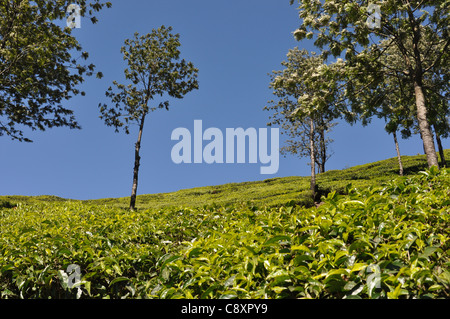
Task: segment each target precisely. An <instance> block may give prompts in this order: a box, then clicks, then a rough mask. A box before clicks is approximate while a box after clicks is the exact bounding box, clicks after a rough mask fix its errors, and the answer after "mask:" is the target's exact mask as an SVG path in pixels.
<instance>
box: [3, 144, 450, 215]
mask: <svg viewBox="0 0 450 319" xmlns="http://www.w3.org/2000/svg"><path fill="white" fill-rule="evenodd" d="M445 154H446V155H445V156H446V158H447V159H450V149H448V150H445ZM402 161H403V166H404V173H405V175H414V174H417V173H418V172H419V171H421V170H424V169H425V168H426V167H427V161H426V157H425V155H417V156H402ZM395 177H398V160H397V158H396V157H395V158H390V159H387V160H382V161H378V162H374V163H368V164H364V165H359V166H354V167H351V168H347V169H343V170H332V171H327V172H325V173H323V174H318V177H317V178H318V180H317V184H318V196H317V198H316V201H320V197H321V196H322V195H326V194H328V193H329V192H331V191H336V192H337V193H339V194H345V193H346V186H347V185H349V184H351V185H352V186H353V187H358V188H363V187H368V186H376V185H380V184H381V183H382V182H385V181H387V180H390V179H392V178H395ZM309 182H310V179H309V177H308V176H304V177H295V176H294V177H282V178H271V179H266V180H262V181H255V182H243V183H230V184H224V185H217V186H206V187H197V188H191V189H183V190H179V191H177V192H173V193H160V194H149V195H139V196H138V198H137V209H148V208H163V207H174V206H188V207H202V206H205V205H214V204H216V205H232V204H238V203H244V204H247V203H253V204H255V205H258V206H259V205H266V206H280V205H294V204H296V205H300V206H306V207H310V206H312V205H313V204H314V202H313V201H312V200H311V198H310V192H309ZM2 200H3V201H6V202H10V203H11V204H12V205H15V203H17V202H34V201H64V200H66V199H63V198H60V197H56V196H35V197H27V196H0V201H2ZM84 202H86V203H90V204H98V205H107V206H112V207H118V208H127V207H128V206H129V197H123V198H105V199H97V200H88V201H84Z"/></svg>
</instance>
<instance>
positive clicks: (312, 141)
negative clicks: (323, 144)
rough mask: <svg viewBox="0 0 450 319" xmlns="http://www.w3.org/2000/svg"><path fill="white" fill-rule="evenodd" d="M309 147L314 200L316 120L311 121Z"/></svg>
mask: <svg viewBox="0 0 450 319" xmlns="http://www.w3.org/2000/svg"><path fill="white" fill-rule="evenodd" d="M309 146H310V157H311V191H312V193H313V198H314V197H315V195H316V154H315V153H316V150H315V147H314V120H313V119H312V117H311V119H310V128H309Z"/></svg>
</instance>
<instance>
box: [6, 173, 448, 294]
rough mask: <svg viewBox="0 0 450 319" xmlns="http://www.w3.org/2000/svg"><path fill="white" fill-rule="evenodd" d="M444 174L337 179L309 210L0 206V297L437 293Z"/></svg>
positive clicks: (444, 242) (443, 275)
mask: <svg viewBox="0 0 450 319" xmlns="http://www.w3.org/2000/svg"><path fill="white" fill-rule="evenodd" d="M449 173H450V171H449V170H441V171H440V172H439V171H437V170H435V169H431V170H428V171H425V172H422V173H421V174H419V175H416V176H408V177H404V178H397V179H394V180H392V181H388V182H386V183H384V184H383V185H381V186H377V187H369V188H351V187H348V189H347V190H346V193H347V195H339V194H337V193H336V192H331V193H329V194H328V195H327V196H326V197H322V201H323V202H324V204H323V205H321V206H320V207H318V208H315V207H314V208H310V209H306V208H304V207H301V206H297V205H295V203H293V204H292V205H286V206H282V207H270V206H262V205H257V204H252V203H245V204H228V205H214V204H211V205H205V206H203V207H195V208H194V207H179V208H173V207H172V208H162V209H159V210H158V209H150V210H142V211H137V212H129V211H126V210H121V209H118V208H113V207H108V206H105V205H103V206H102V205H94V204H86V203H83V202H79V201H64V202H61V201H59V202H46V201H36V202H33V203H29V204H19V205H18V206H17V208H15V209H10V208H0V233H1V240H0V292H1V298H333V299H334V298H449V297H450V296H449V294H450V272H449V263H450V259H449V252H450V250H449V249H450V247H449V243H450V241H449V231H450V227H449V226H450V224H449V219H450V217H449V213H450V174H449ZM72 264H73V265H78V266H79V269H80V270H81V275H80V281H75V285H74V286H73V287H72V288H70V287H71V285H69V284H70V283H71V278H72V279H73V277H71V275H70V274H68V273H67V268H68V266H69V265H72ZM72 283H73V282H72Z"/></svg>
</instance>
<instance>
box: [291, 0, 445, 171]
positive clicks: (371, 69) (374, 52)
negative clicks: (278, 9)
mask: <svg viewBox="0 0 450 319" xmlns="http://www.w3.org/2000/svg"><path fill="white" fill-rule="evenodd" d="M290 2H291V4H293V3H294V2H295V1H294V0H291V1H290ZM298 3H299V7H298V9H299V12H300V14H299V16H300V18H301V25H300V28H299V29H298V30H297V31H296V32H295V33H294V35H295V37H296V38H297V39H298V40H302V39H305V38H310V39H314V43H315V45H316V46H318V47H319V48H321V49H322V50H323V54H324V55H326V56H328V55H330V54H331V55H333V56H334V57H345V68H344V71H345V74H346V76H347V87H346V96H347V98H348V100H349V102H350V103H351V105H352V109H353V110H354V111H355V112H357V113H360V114H361V113H364V112H367V111H368V109H370V108H376V107H378V106H379V104H377V103H375V102H376V101H377V100H376V99H373V103H361V99H359V98H358V97H359V96H361V95H366V96H369V95H371V96H375V97H378V96H380V94H382V89H383V83H385V79H386V77H392V76H394V77H395V76H397V75H398V74H402V76H404V78H405V79H407V84H408V86H407V89H408V90H409V91H411V92H412V93H413V94H414V98H415V110H416V118H417V124H418V127H419V129H420V134H421V136H422V140H423V146H424V149H425V152H426V155H427V161H428V166H430V167H431V166H434V165H435V166H438V167H439V164H438V159H437V155H436V150H435V144H434V140H433V135H432V131H431V125H430V120H429V113H430V110H431V109H432V108H433V105H430V103H429V101H427V99H426V98H427V91H426V89H425V88H424V79H425V77H426V75H427V73H431V72H433V70H436V69H441V70H448V65H449V63H450V58H449V55H450V53H449V51H450V50H449V46H450V37H449V34H448V26H449V24H450V17H449V12H450V2H449V1H442V0H428V1H423V0H401V1H375V2H374V4H376V5H378V6H379V7H378V8H379V12H374V11H373V10H371V9H372V8H373V6H370V3H369V1H366V0H346V1H332V0H331V1H304V0H298ZM368 22H369V23H368ZM372 22H375V23H372ZM383 41H384V43H383ZM424 41H426V43H425V42H424ZM388 47H394V48H395V49H396V50H398V52H399V53H400V55H401V62H402V63H401V64H400V65H398V66H396V65H386V64H385V63H384V62H383V60H382V56H383V54H384V52H385V50H386V48H388ZM447 75H448V74H446V76H447ZM369 113H370V111H369Z"/></svg>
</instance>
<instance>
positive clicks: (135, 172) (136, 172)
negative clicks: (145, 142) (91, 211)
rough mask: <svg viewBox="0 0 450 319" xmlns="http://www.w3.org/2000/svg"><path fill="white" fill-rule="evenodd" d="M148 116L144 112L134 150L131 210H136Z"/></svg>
mask: <svg viewBox="0 0 450 319" xmlns="http://www.w3.org/2000/svg"><path fill="white" fill-rule="evenodd" d="M146 115H147V114H146V113H145V112H144V115H142V119H141V124H140V126H139V135H138V139H137V142H136V144H135V149H134V170H133V186H132V188H131V198H130V210H131V211H134V210H136V194H137V186H138V175H139V165H140V161H141V157H140V156H139V151H140V149H141V140H142V131H143V129H144V121H145V116H146Z"/></svg>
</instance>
